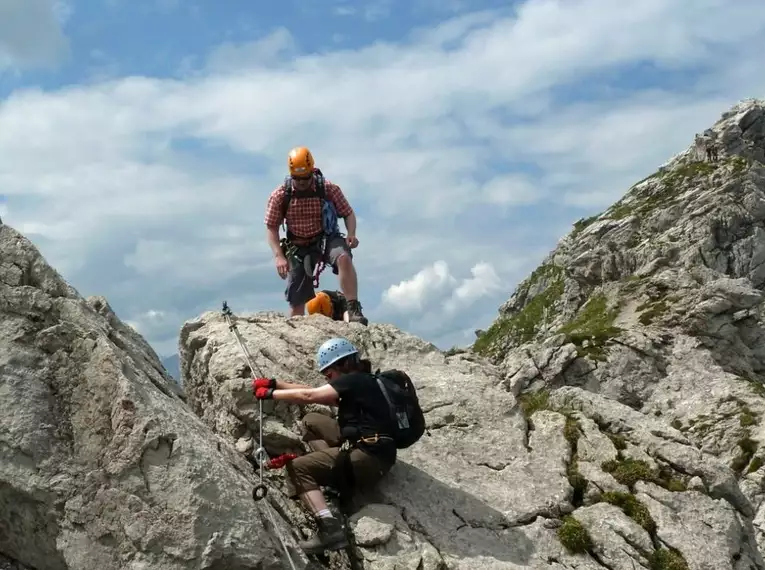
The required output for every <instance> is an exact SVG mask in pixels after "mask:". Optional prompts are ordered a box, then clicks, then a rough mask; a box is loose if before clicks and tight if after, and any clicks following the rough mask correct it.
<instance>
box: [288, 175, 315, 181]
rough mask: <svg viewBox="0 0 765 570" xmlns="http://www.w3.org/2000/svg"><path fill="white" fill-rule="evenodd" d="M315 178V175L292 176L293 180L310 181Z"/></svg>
mask: <svg viewBox="0 0 765 570" xmlns="http://www.w3.org/2000/svg"><path fill="white" fill-rule="evenodd" d="M312 177H313V174H306V175H305V176H294V175H293V176H292V179H293V180H310V179H311V178H312Z"/></svg>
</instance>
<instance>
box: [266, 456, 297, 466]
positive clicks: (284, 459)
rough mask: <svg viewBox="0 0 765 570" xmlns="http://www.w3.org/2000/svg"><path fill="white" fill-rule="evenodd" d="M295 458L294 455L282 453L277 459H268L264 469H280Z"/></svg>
mask: <svg viewBox="0 0 765 570" xmlns="http://www.w3.org/2000/svg"><path fill="white" fill-rule="evenodd" d="M296 457H297V454H296V453H283V454H282V455H279V456H278V457H274V458H273V459H269V460H268V461H267V462H266V469H281V468H282V467H284V466H285V465H287V463H289V462H290V461H292V460H293V459H295V458H296Z"/></svg>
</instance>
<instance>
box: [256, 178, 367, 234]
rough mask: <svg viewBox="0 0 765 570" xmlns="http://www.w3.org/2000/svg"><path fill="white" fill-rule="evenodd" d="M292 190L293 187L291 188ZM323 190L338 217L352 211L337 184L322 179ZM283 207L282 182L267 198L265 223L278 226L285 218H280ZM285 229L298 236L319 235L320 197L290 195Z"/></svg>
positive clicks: (271, 226) (272, 226)
mask: <svg viewBox="0 0 765 570" xmlns="http://www.w3.org/2000/svg"><path fill="white" fill-rule="evenodd" d="M293 192H294V189H293ZM324 192H325V194H326V196H327V199H328V200H330V201H331V202H332V203H333V204H334V205H335V209H336V210H337V216H338V218H345V217H347V216H350V215H351V214H352V213H353V208H351V205H350V204H349V203H348V200H347V199H346V198H345V195H344V194H343V191H342V190H340V187H339V186H338V185H337V184H333V183H332V182H330V181H329V180H327V179H326V178H325V179H324ZM283 207H284V183H282V184H280V185H279V186H278V187H277V188H276V189H275V190H274V191H273V192H271V196H269V198H268V205H267V206H266V217H265V223H266V226H267V227H269V228H278V227H279V225H281V223H282V222H283V221H284V220H285V218H282V208H283ZM286 220H287V230H288V231H289V232H290V233H291V234H294V235H295V236H296V237H298V238H312V237H314V236H317V235H319V234H320V233H321V232H322V231H323V229H322V227H321V199H320V198H319V197H318V196H317V197H316V198H295V196H294V195H293V196H292V199H291V200H290V205H289V208H288V209H287V216H286Z"/></svg>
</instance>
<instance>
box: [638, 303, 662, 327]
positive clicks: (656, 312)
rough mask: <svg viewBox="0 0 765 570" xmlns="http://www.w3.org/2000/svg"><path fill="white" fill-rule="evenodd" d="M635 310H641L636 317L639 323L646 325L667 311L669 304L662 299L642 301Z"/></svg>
mask: <svg viewBox="0 0 765 570" xmlns="http://www.w3.org/2000/svg"><path fill="white" fill-rule="evenodd" d="M637 310H638V311H642V314H641V315H640V316H639V317H638V320H639V321H640V324H642V325H644V326H648V325H650V324H652V323H653V322H654V321H655V320H656V319H658V318H660V317H662V316H663V315H665V314H666V313H667V312H668V311H669V305H668V304H667V302H666V301H665V300H664V299H661V300H659V301H655V302H653V303H644V304H642V305H640V306H639V307H638V308H637Z"/></svg>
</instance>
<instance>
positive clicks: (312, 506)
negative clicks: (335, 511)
mask: <svg viewBox="0 0 765 570" xmlns="http://www.w3.org/2000/svg"><path fill="white" fill-rule="evenodd" d="M300 500H301V501H303V504H304V505H305V506H306V507H308V509H309V510H310V511H311V514H313V515H314V516H316V514H317V513H318V512H319V511H323V510H324V509H327V508H328V507H327V500H326V499H325V498H324V493H322V492H321V490H320V489H314V490H313V491H306V492H305V493H303V494H302V495H300Z"/></svg>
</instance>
